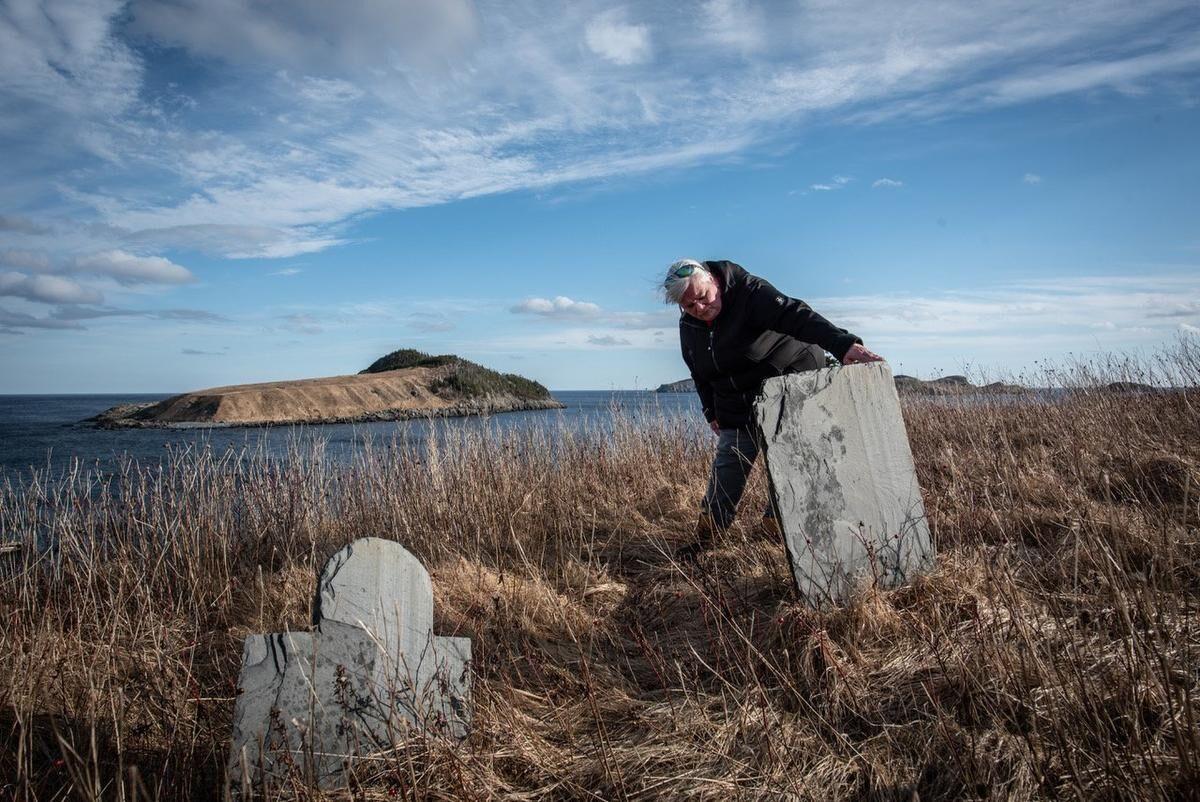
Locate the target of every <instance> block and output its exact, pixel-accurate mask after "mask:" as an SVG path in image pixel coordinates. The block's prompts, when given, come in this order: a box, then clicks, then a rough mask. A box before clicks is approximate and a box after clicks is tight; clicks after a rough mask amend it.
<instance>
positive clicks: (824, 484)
mask: <svg viewBox="0 0 1200 802" xmlns="http://www.w3.org/2000/svg"><path fill="white" fill-rule="evenodd" d="M755 412H756V415H757V422H758V425H759V428H760V429H761V431H762V434H763V438H764V441H765V446H766V462H767V470H768V472H769V474H770V478H771V485H772V487H773V494H774V502H775V505H776V508H777V510H778V512H779V521H780V528H781V529H782V530H783V537H784V541H785V543H786V545H787V550H788V554H789V556H790V557H791V562H792V571H793V573H795V575H796V584H797V585H798V586H799V589H800V592H801V593H802V594H803V596H804V598H805V599H806V600H807V601H808V603H809V604H811V605H813V606H814V607H826V606H829V605H831V604H838V603H840V602H844V601H845V600H846V599H847V598H848V597H849V595H850V593H851V591H852V590H853V589H854V588H855V587H856V586H857V585H859V584H860V583H862V582H877V583H878V584H879V585H881V586H883V587H891V586H895V585H899V584H902V583H903V582H905V581H906V580H907V579H909V578H911V577H912V576H913V575H914V574H915V573H917V572H920V571H922V570H925V569H927V568H929V567H931V566H932V565H933V545H932V543H931V542H930V538H929V525H928V523H927V522H926V520H925V507H924V505H923V504H922V502H921V489H920V487H919V486H918V485H917V474H916V471H915V469H914V467H913V459H912V451H911V450H910V449H909V445H908V435H907V433H906V432H905V429H904V418H903V417H902V416H901V414H900V400H899V398H898V397H897V395H896V385H895V382H894V381H893V379H892V371H891V368H890V367H888V365H887V363H886V362H872V363H868V364H863V365H850V366H844V367H833V368H825V369H823V370H813V371H807V372H804V373H796V374H792V375H789V376H781V377H778V378H775V379H768V380H767V382H766V383H765V385H764V386H763V392H762V395H761V396H760V397H759V399H758V402H757V404H756V405H755Z"/></svg>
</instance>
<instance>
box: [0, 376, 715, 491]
mask: <svg viewBox="0 0 1200 802" xmlns="http://www.w3.org/2000/svg"><path fill="white" fill-rule="evenodd" d="M553 395H554V397H555V398H557V399H558V400H559V401H561V402H562V403H563V404H566V406H567V408H566V409H561V410H538V411H532V412H507V413H504V414H502V415H494V416H490V417H488V418H486V419H484V418H479V417H471V418H438V419H434V420H432V421H429V420H410V421H385V422H377V423H355V424H348V423H339V424H327V425H307V426H274V427H253V428H241V427H239V428H205V429H115V430H106V429H97V428H95V427H92V426H89V425H87V424H84V423H82V422H81V421H83V420H84V419H85V418H89V417H91V416H93V415H95V414H97V413H99V412H103V411H104V410H106V409H108V408H109V407H111V406H115V405H116V404H124V403H130V402H136V401H158V400H161V399H163V398H166V397H167V394H159V395H137V394H130V395H0V481H3V480H9V481H14V482H21V481H27V480H28V479H29V477H30V476H31V474H32V473H33V472H34V471H38V472H41V473H43V474H44V473H46V472H49V473H50V474H51V475H58V474H61V473H62V472H63V471H66V470H71V469H72V468H73V467H76V466H78V467H81V468H85V469H92V468H94V469H98V470H101V471H111V470H114V469H115V468H116V467H117V466H118V465H119V464H120V463H121V461H122V460H123V459H126V458H128V459H132V460H135V461H137V462H138V463H139V464H142V465H153V464H156V463H158V462H159V461H160V460H162V459H163V458H164V456H166V455H167V454H168V453H169V451H170V450H171V449H185V448H189V447H192V448H204V447H208V448H211V449H212V450H213V452H214V453H218V454H220V453H224V452H225V451H226V450H228V449H234V450H237V451H241V450H242V449H251V450H255V451H257V450H262V451H263V452H264V453H266V454H268V455H275V456H278V455H281V454H283V453H285V451H286V450H287V448H288V447H289V446H290V445H294V444H295V443H297V442H298V441H299V442H301V443H303V442H304V441H306V440H313V439H319V440H322V441H323V442H324V447H325V452H326V453H327V454H328V455H329V456H330V457H332V458H334V459H349V458H351V457H352V456H353V455H354V454H355V453H356V452H357V451H358V450H359V449H361V448H363V447H364V444H365V443H366V442H367V441H368V440H370V441H373V442H375V443H390V442H393V441H399V442H403V443H405V444H414V445H415V444H420V443H421V442H423V441H424V440H425V439H426V438H427V437H428V436H429V433H430V431H431V428H432V427H440V428H443V429H451V430H453V429H455V428H466V429H468V430H478V429H482V428H484V427H486V428H488V429H490V430H493V431H500V432H509V431H515V430H521V429H529V430H533V429H545V430H546V431H548V432H550V433H551V434H553V432H555V431H564V430H565V431H582V430H584V429H588V430H600V431H603V430H604V429H606V428H607V427H609V426H611V425H612V424H613V421H614V419H615V417H616V416H622V417H624V418H626V419H633V420H638V419H645V418H648V417H655V418H658V417H663V418H667V419H682V420H685V421H695V423H696V425H697V426H698V427H702V426H703V424H704V420H703V417H702V415H701V412H700V402H699V400H698V399H697V398H696V396H695V394H694V393H653V392H645V391H583V390H576V391H567V390H563V391H559V392H555V393H553Z"/></svg>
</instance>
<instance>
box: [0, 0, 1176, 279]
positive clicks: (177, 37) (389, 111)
mask: <svg viewBox="0 0 1200 802" xmlns="http://www.w3.org/2000/svg"><path fill="white" fill-rule="evenodd" d="M28 8H29V10H28V11H26V10H24V9H26V5H24V4H16V5H12V4H10V5H9V6H6V7H5V8H4V10H3V11H0V103H2V104H3V106H4V108H5V109H6V115H5V118H4V119H3V120H0V133H3V134H4V136H5V137H6V141H17V142H28V143H32V144H30V145H29V146H28V147H23V148H22V152H21V153H19V154H16V158H10V159H6V160H5V164H4V165H0V183H7V182H8V181H9V180H10V179H13V178H14V177H16V176H27V175H29V174H30V171H34V172H35V173H36V171H38V170H41V171H42V172H43V173H44V174H45V175H48V176H54V178H55V180H53V181H45V182H41V183H43V184H44V186H45V189H44V190H42V191H43V192H44V197H43V198H42V199H41V200H42V201H44V203H43V208H42V209H41V210H35V211H34V212H29V213H28V214H26V213H25V212H22V215H23V216H22V217H20V218H16V217H7V216H6V217H4V218H3V222H0V227H2V228H3V229H4V230H6V231H8V232H10V233H12V234H14V235H18V236H22V237H37V236H43V235H44V234H45V233H46V231H47V230H48V229H50V228H53V229H54V230H55V231H60V230H61V231H67V232H70V234H69V237H68V240H69V251H70V252H71V253H81V252H107V251H112V250H121V251H126V252H128V253H134V254H137V255H138V256H140V257H145V258H149V257H153V256H156V255H161V254H163V253H165V252H167V251H168V250H170V249H187V250H196V251H202V252H205V253H208V254H215V255H219V256H224V257H230V258H248V257H266V258H285V257H292V256H296V255H298V254H304V253H312V252H315V251H319V250H323V249H326V248H330V247H334V246H338V245H344V244H346V243H347V242H349V241H351V238H350V236H348V235H347V231H348V226H349V225H350V224H352V223H353V222H354V221H356V220H358V219H360V218H361V217H362V216H364V215H367V214H370V213H372V212H376V211H380V210H386V209H401V208H413V207H419V206H429V205H434V204H441V203H447V202H452V201H455V200H459V199H462V198H470V197H478V196H481V195H488V194H494V193H502V192H509V191H514V190H522V189H544V188H548V187H554V186H558V185H561V184H565V183H569V182H580V181H591V180H596V179H604V178H608V177H612V176H628V175H635V174H640V173H646V172H650V171H654V170H660V169H664V168H677V167H684V166H689V165H694V164H697V163H703V162H709V161H713V160H716V159H724V158H728V157H729V156H730V155H735V154H739V153H742V152H744V151H746V150H747V149H748V148H751V147H753V146H756V145H760V144H763V143H768V142H774V141H778V140H780V139H786V138H790V137H791V136H792V135H793V134H794V132H795V131H796V130H797V129H799V128H802V127H803V126H804V125H805V124H806V122H807V121H808V120H810V119H811V118H813V117H814V116H816V115H820V116H821V117H822V119H823V120H834V121H841V122H848V123H856V122H871V121H878V120H882V119H888V118H890V117H894V116H897V115H904V116H909V117H930V116H934V115H938V116H944V115H947V114H961V113H967V112H970V111H972V110H975V109H978V108H980V107H995V106H1003V105H1007V104H1014V103H1023V102H1027V101H1030V100H1036V99H1038V98H1042V97H1049V96H1055V95H1060V94H1063V93H1068V92H1096V91H1115V92H1124V93H1129V92H1135V91H1139V90H1140V89H1142V88H1145V87H1152V86H1155V85H1158V84H1159V83H1161V82H1164V81H1169V80H1172V79H1174V78H1178V77H1179V76H1187V75H1191V74H1193V73H1194V72H1195V71H1196V70H1198V69H1200V32H1198V31H1197V30H1196V26H1195V25H1194V24H1181V23H1184V22H1186V20H1185V19H1183V18H1182V17H1181V16H1180V14H1181V12H1182V13H1190V12H1192V11H1194V3H1193V2H1192V0H1148V2H1144V3H1138V4H1134V5H1130V4H1128V3H1118V2H1114V1H1113V0H1082V1H1081V2H1080V3H1076V4H1072V5H1070V6H1063V7H1047V6H1046V5H1045V4H1036V3H1032V2H1031V1H1030V0H1001V2H996V3H988V4H986V5H984V6H980V5H978V4H969V3H959V4H956V3H950V4H946V3H941V2H935V0H918V2H914V3H910V4H906V6H905V8H904V12H903V14H897V13H894V7H893V6H892V5H889V4H885V3H881V2H878V0H852V1H851V2H848V3H842V4H819V5H817V6H812V5H792V6H784V5H780V6H772V7H771V17H770V24H769V25H768V24H767V22H766V16H765V11H764V10H763V9H764V6H763V5H761V4H758V3H754V2H750V0H709V2H706V3H705V4H704V5H703V6H702V7H701V8H700V13H698V14H697V13H694V12H693V11H691V10H689V9H685V8H682V7H681V8H678V9H676V8H675V7H673V6H670V5H669V4H662V5H653V4H651V5H646V4H628V5H627V6H624V7H616V8H613V7H606V6H604V5H602V4H600V3H598V2H591V1H590V0H585V2H582V3H578V4H569V5H567V6H563V5H561V4H549V3H544V4H543V3H539V2H533V3H530V4H517V5H510V4H495V5H487V6H484V7H483V9H482V10H480V11H477V10H476V7H475V5H474V4H473V3H470V2H468V0H412V1H411V2H405V3H403V4H399V5H395V4H381V3H365V2H363V3H360V2H352V3H342V4H320V3H303V4H300V5H295V4H292V5H288V4H278V3H245V2H230V3H217V4H214V3H208V2H203V1H202V0H171V2H166V1H165V0H133V2H130V3H125V2H121V1H120V0H80V2H78V3H75V4H71V5H69V6H64V5H61V4H48V5H44V6H42V7H39V8H38V9H36V10H35V9H34V7H33V6H29V7H28ZM147 53H156V54H158V56H156V58H158V57H162V58H166V57H171V56H172V54H174V53H183V54H185V55H186V57H188V58H189V59H191V63H192V64H193V65H194V67H195V69H196V71H197V72H196V75H195V80H191V81H190V80H187V79H184V80H183V82H182V83H178V84H176V83H170V82H166V81H161V80H157V79H153V80H152V78H155V77H154V76H150V75H149V70H150V69H151V66H150V65H151V64H152V63H157V62H150V61H147V58H148V56H147V55H145V54H147ZM697 54H701V55H700V56H699V57H698V55H697ZM9 153H11V149H10V150H9ZM64 164H71V165H75V166H78V167H79V168H80V169H74V170H72V171H71V172H70V173H67V172H65V171H63V170H62V169H61V166H62V165H64ZM889 180H891V179H889ZM839 186H845V184H844V183H841V184H839V183H838V182H837V181H836V180H832V181H820V182H816V183H814V184H813V185H812V189H813V190H814V191H831V190H834V189H836V188H838V187H839ZM883 186H890V185H886V184H885V185H883ZM14 221H15V222H14ZM87 224H94V225H91V226H89V225H87ZM64 247H65V246H64ZM65 256H66V251H64V252H63V253H56V254H55V257H56V259H57V260H59V261H61V260H62V258H64V257H65Z"/></svg>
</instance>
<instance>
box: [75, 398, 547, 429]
mask: <svg viewBox="0 0 1200 802" xmlns="http://www.w3.org/2000/svg"><path fill="white" fill-rule="evenodd" d="M158 403H161V402H153V401H150V402H145V403H141V404H119V405H117V406H115V407H112V408H111V409H106V410H105V411H103V412H101V413H100V414H99V415H96V416H94V417H91V418H87V419H85V420H84V421H82V423H85V424H89V425H91V426H94V427H96V428H97V429H253V428H261V427H264V426H305V425H312V426H324V425H326V424H335V423H384V422H387V421H401V420H419V419H421V418H465V417H469V416H471V415H500V414H503V413H505V412H536V411H539V410H550V409H566V404H563V403H562V402H560V401H556V400H554V399H548V400H537V399H512V400H511V401H507V400H503V399H496V400H489V399H482V400H481V399H472V400H470V401H464V402H461V403H458V404H452V405H450V406H447V407H442V408H440V409H386V410H374V411H372V412H368V413H364V414H362V415H353V416H337V417H330V418H316V419H314V418H297V419H291V420H288V419H281V420H269V421H236V422H228V423H226V422H217V423H211V422H204V421H188V422H179V421H159V420H154V419H148V418H138V417H137V415H138V413H141V412H145V411H146V410H148V409H150V408H151V407H153V406H155V405H156V404H158Z"/></svg>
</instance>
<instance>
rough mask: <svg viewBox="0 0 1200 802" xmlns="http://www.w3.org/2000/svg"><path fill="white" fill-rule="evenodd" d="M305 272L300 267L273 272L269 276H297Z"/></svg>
mask: <svg viewBox="0 0 1200 802" xmlns="http://www.w3.org/2000/svg"><path fill="white" fill-rule="evenodd" d="M303 272H304V270H303V269H301V268H299V267H285V268H283V269H282V270H272V271H271V272H270V273H268V274H267V275H268V276H297V275H299V274H301V273H303Z"/></svg>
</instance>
